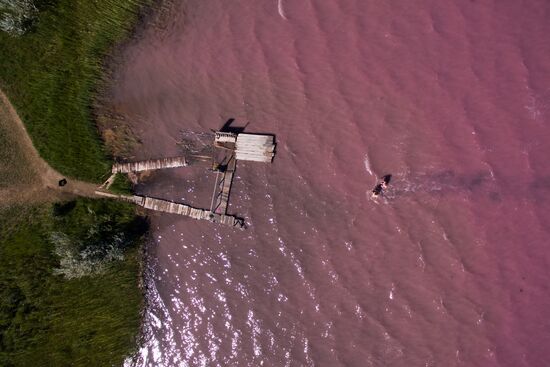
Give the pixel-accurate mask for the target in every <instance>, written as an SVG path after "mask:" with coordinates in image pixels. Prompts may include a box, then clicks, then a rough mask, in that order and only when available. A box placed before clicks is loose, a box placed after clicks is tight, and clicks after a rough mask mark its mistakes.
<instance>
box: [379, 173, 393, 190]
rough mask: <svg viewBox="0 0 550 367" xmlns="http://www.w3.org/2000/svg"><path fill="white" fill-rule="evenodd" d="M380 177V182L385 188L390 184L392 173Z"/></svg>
mask: <svg viewBox="0 0 550 367" xmlns="http://www.w3.org/2000/svg"><path fill="white" fill-rule="evenodd" d="M380 179H381V180H382V182H381V183H380V185H382V188H383V189H385V188H386V187H388V185H389V184H390V181H391V175H385V176H382V177H380Z"/></svg>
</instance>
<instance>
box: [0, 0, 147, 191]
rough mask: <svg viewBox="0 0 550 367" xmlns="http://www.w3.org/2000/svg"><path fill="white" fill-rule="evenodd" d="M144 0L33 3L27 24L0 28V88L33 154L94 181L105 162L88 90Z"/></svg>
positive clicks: (97, 81) (105, 167)
mask: <svg viewBox="0 0 550 367" xmlns="http://www.w3.org/2000/svg"><path fill="white" fill-rule="evenodd" d="M150 2H151V1H150V0H40V1H35V3H36V4H37V5H38V6H39V8H40V12H39V17H38V20H37V22H35V23H36V25H35V27H34V28H33V29H32V30H31V31H30V32H27V33H26V34H24V35H22V36H17V37H14V36H11V35H9V34H7V33H3V32H0V50H1V52H0V87H1V88H2V89H3V90H4V91H5V92H6V93H7V94H8V97H9V98H10V99H11V101H12V103H13V104H14V105H15V107H16V109H17V110H18V112H19V115H20V116H21V118H22V119H23V121H24V122H25V124H26V126H27V129H28V131H29V134H30V135H31V138H32V140H33V143H34V145H35V146H36V148H37V149H38V151H39V153H40V155H41V156H42V157H43V158H44V159H45V160H46V161H48V163H49V164H50V165H51V166H52V167H53V168H55V169H57V170H58V171H59V172H61V173H63V174H65V175H67V176H70V177H73V178H78V179H83V180H88V181H94V182H99V180H100V178H101V177H102V176H104V175H105V174H106V173H108V171H109V164H110V159H109V156H108V154H107V153H106V151H105V149H104V148H103V145H102V142H101V140H100V138H99V135H98V132H97V129H96V127H95V125H94V123H93V116H92V111H91V105H92V101H93V95H94V93H95V92H97V90H98V89H101V80H102V79H101V78H102V75H103V74H102V73H103V71H102V67H103V61H104V60H105V56H106V55H107V54H108V53H109V51H110V49H111V47H112V46H113V45H114V44H115V43H116V42H117V41H120V40H121V39H123V38H124V37H126V36H127V35H128V34H129V31H130V30H131V29H132V27H133V26H135V23H136V21H137V18H138V11H139V9H140V8H141V7H142V6H143V5H147V4H148V3H150Z"/></svg>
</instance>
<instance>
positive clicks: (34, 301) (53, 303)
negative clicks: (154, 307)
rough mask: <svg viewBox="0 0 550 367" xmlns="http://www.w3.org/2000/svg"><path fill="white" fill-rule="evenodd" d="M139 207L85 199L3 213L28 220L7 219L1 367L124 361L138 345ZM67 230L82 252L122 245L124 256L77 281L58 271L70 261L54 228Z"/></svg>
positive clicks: (0, 285) (1, 261) (0, 254)
mask: <svg viewBox="0 0 550 367" xmlns="http://www.w3.org/2000/svg"><path fill="white" fill-rule="evenodd" d="M134 210H135V209H134V208H133V207H132V206H131V205H128V204H125V203H119V202H114V201H108V200H90V199H79V200H77V201H74V202H69V203H64V204H56V205H55V206H53V207H52V206H51V205H43V206H39V207H32V208H29V207H20V208H11V209H10V210H9V211H8V212H2V213H0V217H2V218H25V220H24V221H19V220H15V221H12V222H11V223H10V222H9V221H8V222H4V224H6V225H4V226H2V229H1V230H0V293H1V294H0V365H1V366H113V365H121V364H122V361H123V358H124V357H125V356H127V355H128V354H129V353H131V352H132V350H133V349H134V348H135V346H136V340H135V338H136V335H137V332H138V330H139V323H140V309H141V306H142V305H141V302H142V295H141V291H140V289H139V287H138V281H139V273H140V272H139V258H140V254H139V248H140V246H139V241H140V238H141V237H142V236H143V234H144V233H145V231H146V228H147V226H146V223H145V222H144V221H143V220H141V219H139V218H137V217H135V214H134ZM97 229H99V233H97ZM59 233H63V234H64V235H65V236H66V238H68V239H70V241H69V243H70V244H69V246H70V249H69V250H72V251H75V253H82V252H85V251H86V249H85V248H90V247H92V248H105V247H106V245H108V244H109V243H111V244H112V243H116V244H117V245H118V246H119V249H120V250H121V251H122V253H123V254H124V260H119V261H109V262H107V263H106V266H104V267H103V270H102V272H101V273H96V274H94V275H92V276H79V277H74V278H71V279H69V278H67V277H66V276H63V275H60V274H58V273H59V270H60V269H59V268H60V267H61V266H62V264H61V262H60V256H58V255H57V254H56V252H57V251H56V242H55V240H54V238H55V237H54V236H53V234H59ZM121 235H122V236H124V240H123V241H118V240H117V238H118V237H116V236H121ZM84 247H85V248H84ZM88 253H89V251H88ZM96 255H97V256H98V258H97V260H99V261H101V260H102V258H101V257H102V256H103V259H104V258H105V254H104V253H96ZM77 265H78V264H77Z"/></svg>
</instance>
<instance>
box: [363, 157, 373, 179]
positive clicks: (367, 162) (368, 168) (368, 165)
mask: <svg viewBox="0 0 550 367" xmlns="http://www.w3.org/2000/svg"><path fill="white" fill-rule="evenodd" d="M363 163H364V164H365V169H366V170H367V172H368V173H369V175H371V176H374V173H372V168H371V166H370V160H369V155H368V154H365V158H364V159H363Z"/></svg>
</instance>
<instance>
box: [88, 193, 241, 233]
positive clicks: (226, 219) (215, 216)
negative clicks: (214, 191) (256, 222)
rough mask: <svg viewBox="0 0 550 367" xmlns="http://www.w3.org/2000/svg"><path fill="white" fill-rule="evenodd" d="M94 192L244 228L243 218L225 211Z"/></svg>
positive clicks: (198, 218) (136, 196) (159, 209)
mask: <svg viewBox="0 0 550 367" xmlns="http://www.w3.org/2000/svg"><path fill="white" fill-rule="evenodd" d="M96 194H97V195H100V196H105V197H109V198H113V199H118V200H124V201H128V202H131V203H134V204H137V205H139V206H142V207H144V208H145V209H149V210H154V211H159V212H164V213H171V214H177V215H183V216H186V217H191V218H193V219H197V220H207V221H210V222H214V223H221V224H224V225H228V226H231V227H236V228H239V229H244V228H245V224H244V220H242V219H240V218H237V217H234V216H232V215H226V214H225V213H223V214H219V213H212V212H211V211H210V210H205V209H198V208H193V207H192V206H189V205H185V204H179V203H174V202H172V201H168V200H162V199H155V198H151V197H148V196H139V195H117V194H112V193H110V192H105V191H99V190H98V191H96Z"/></svg>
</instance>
